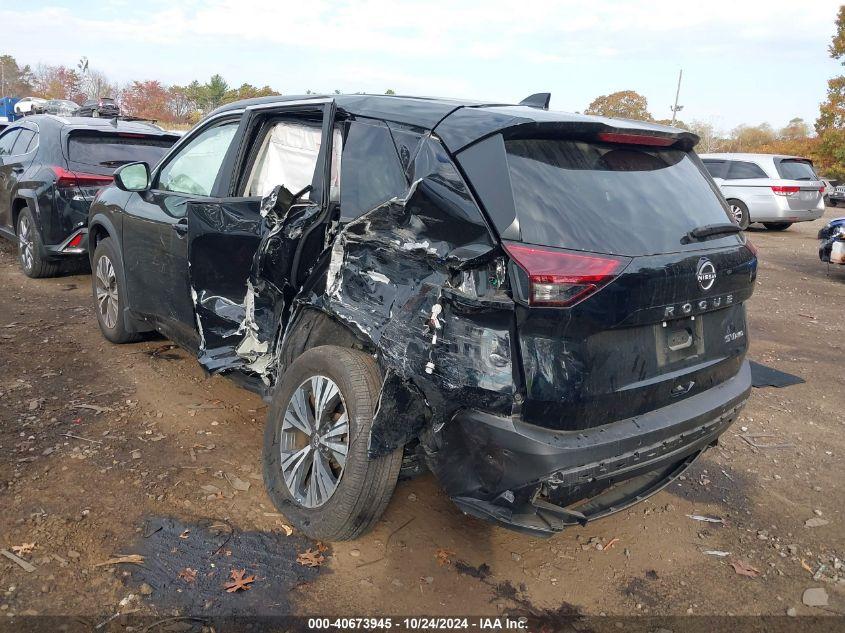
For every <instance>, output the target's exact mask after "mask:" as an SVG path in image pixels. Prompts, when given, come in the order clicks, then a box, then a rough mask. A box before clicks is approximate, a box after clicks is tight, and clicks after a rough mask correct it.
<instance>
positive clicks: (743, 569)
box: [731, 560, 760, 578]
mask: <svg viewBox="0 0 845 633" xmlns="http://www.w3.org/2000/svg"><path fill="white" fill-rule="evenodd" d="M731 567H733V568H734V571H735V572H736V573H738V574H739V575H740V576H746V577H747V578H756V577H757V576H759V575H760V570H759V569H757V568H756V567H753V566H752V565H750V564H749V563H747V562H745V561H744V560H732V561H731Z"/></svg>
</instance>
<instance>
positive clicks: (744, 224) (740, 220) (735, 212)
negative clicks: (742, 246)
mask: <svg viewBox="0 0 845 633" xmlns="http://www.w3.org/2000/svg"><path fill="white" fill-rule="evenodd" d="M728 206H729V207H730V208H731V215H732V216H733V219H734V222H736V224H737V225H738V226H739V228H741V229H742V230H743V231H744V230H745V229H747V228H748V225H749V224H751V216H750V215H749V214H748V207H747V206H745V203H744V202H743V201H742V200H728Z"/></svg>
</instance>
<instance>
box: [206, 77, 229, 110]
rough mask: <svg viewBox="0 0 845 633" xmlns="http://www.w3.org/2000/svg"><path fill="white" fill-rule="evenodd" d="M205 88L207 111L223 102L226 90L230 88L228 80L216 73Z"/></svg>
mask: <svg viewBox="0 0 845 633" xmlns="http://www.w3.org/2000/svg"><path fill="white" fill-rule="evenodd" d="M203 88H204V89H205V90H204V92H205V95H204V96H205V103H204V106H205V107H204V108H203V109H204V110H205V111H206V112H207V111H209V110H214V108H217V107H219V106H220V105H222V104H223V99H224V97H225V96H226V92H227V91H228V90H229V84H227V83H226V80H225V79H223V77H221V76H220V75H217V74H214V75H212V76H211V79H209V80H208V83H207V84H205V86H203Z"/></svg>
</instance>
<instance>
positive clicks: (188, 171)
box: [158, 121, 238, 196]
mask: <svg viewBox="0 0 845 633" xmlns="http://www.w3.org/2000/svg"><path fill="white" fill-rule="evenodd" d="M237 129H238V122H237V121H230V122H228V123H223V124H222V125H217V126H215V127H212V128H208V129H207V130H203V131H202V132H201V133H200V134H199V135H197V136H195V137H194V138H193V139H192V140H191V141H190V142H188V144H187V145H185V146H184V147H182V149H181V150H179V152H178V153H177V154H176V156H175V157H174V158H173V159H172V160H170V161H169V162H168V163H167V164H166V165H165V166H164V167H163V168H162V170H161V172H160V173H159V177H158V186H159V188H160V189H164V190H165V191H174V192H177V193H189V194H193V195H198V196H209V195H211V190H212V188H213V187H214V181H215V180H217V174H218V172H219V171H220V166H221V165H222V164H223V159H224V158H225V156H226V151H227V150H228V149H229V145H230V144H231V143H232V137H234V135H235V132H236V131H237Z"/></svg>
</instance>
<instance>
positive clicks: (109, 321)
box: [94, 255, 118, 330]
mask: <svg viewBox="0 0 845 633" xmlns="http://www.w3.org/2000/svg"><path fill="white" fill-rule="evenodd" d="M94 287H95V290H96V294H97V310H99V312H100V318H101V319H102V321H103V323H104V324H105V326H106V327H107V328H108V329H110V330H111V329H113V328H114V326H115V325H117V305H118V304H117V275H116V274H115V272H114V266H113V265H112V263H111V260H110V259H109V258H108V256H107V255H103V256H102V257H100V259H99V260H97V270H96V273H95V277H94Z"/></svg>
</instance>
